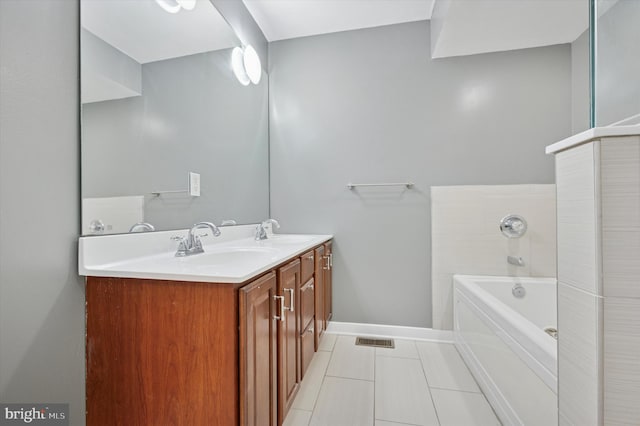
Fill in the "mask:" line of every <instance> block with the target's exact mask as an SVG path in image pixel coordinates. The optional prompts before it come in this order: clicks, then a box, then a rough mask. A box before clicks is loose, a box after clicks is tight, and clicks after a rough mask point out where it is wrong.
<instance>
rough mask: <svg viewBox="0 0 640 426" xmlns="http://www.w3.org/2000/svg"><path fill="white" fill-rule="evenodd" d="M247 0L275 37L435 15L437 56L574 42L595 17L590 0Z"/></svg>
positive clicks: (434, 51)
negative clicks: (591, 17) (590, 6)
mask: <svg viewBox="0 0 640 426" xmlns="http://www.w3.org/2000/svg"><path fill="white" fill-rule="evenodd" d="M242 1H243V2H244V3H245V5H246V6H247V9H249V12H250V13H251V15H252V16H253V18H254V19H255V20H256V22H257V23H258V25H259V26H260V28H261V29H262V31H263V32H264V35H265V37H266V38H267V40H269V41H276V40H284V39H289V38H296V37H304V36H310V35H319V34H327V33H333V32H337V31H346V30H354V29H360V28H368V27H376V26H381V25H389V24H395V23H402V22H411V21H419V20H425V19H431V20H432V46H431V48H432V52H431V53H432V56H433V57H447V56H459V55H470V54H476V53H485V52H496V51H503V50H513V49H523V48H528V47H538V46H548V45H554V44H562V43H569V42H572V41H574V40H575V39H576V38H577V37H579V36H580V34H582V33H583V32H584V31H585V30H586V29H587V27H588V15H589V14H588V1H587V0H242ZM615 1H617V0H599V2H600V3H605V2H615ZM601 12H602V11H601ZM432 15H433V16H432ZM425 42H426V40H425ZM429 48H430V47H429V46H427V45H426V44H425V49H429Z"/></svg>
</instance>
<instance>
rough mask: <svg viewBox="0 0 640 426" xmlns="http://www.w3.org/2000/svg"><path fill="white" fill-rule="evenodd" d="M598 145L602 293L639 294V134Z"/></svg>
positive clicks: (618, 295)
mask: <svg viewBox="0 0 640 426" xmlns="http://www.w3.org/2000/svg"><path fill="white" fill-rule="evenodd" d="M600 146H601V148H600V152H601V153H600V166H601V169H602V173H601V176H602V177H601V180H602V183H601V192H602V266H603V271H602V272H603V280H604V281H605V282H606V288H605V291H604V295H605V296H615V297H640V285H638V280H639V278H638V277H640V138H638V137H626V138H611V139H603V140H602V142H601V144H600Z"/></svg>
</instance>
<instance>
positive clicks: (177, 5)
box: [156, 0, 198, 13]
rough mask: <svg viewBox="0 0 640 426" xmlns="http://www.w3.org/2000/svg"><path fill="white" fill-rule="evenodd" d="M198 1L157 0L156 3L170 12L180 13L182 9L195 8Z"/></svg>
mask: <svg viewBox="0 0 640 426" xmlns="http://www.w3.org/2000/svg"><path fill="white" fill-rule="evenodd" d="M197 1H198V0H156V3H157V4H158V6H160V7H161V8H162V9H164V10H165V11H166V12H168V13H178V12H180V9H184V10H193V9H195V7H196V2H197Z"/></svg>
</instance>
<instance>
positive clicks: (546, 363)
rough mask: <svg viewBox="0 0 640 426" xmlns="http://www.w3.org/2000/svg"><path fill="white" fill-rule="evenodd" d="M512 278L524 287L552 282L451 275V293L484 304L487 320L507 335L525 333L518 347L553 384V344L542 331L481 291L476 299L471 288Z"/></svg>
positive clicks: (555, 365)
mask: <svg viewBox="0 0 640 426" xmlns="http://www.w3.org/2000/svg"><path fill="white" fill-rule="evenodd" d="M514 278H517V279H519V280H520V281H521V282H522V283H523V284H525V285H526V284H527V281H529V282H531V281H541V280H544V281H545V282H552V281H555V279H552V278H529V277H527V278H524V277H495V276H484V275H458V274H456V275H454V276H453V282H454V291H455V289H456V288H459V289H461V291H460V292H461V293H462V294H464V295H465V296H466V297H467V299H469V300H470V301H472V302H473V304H474V306H475V307H476V308H478V306H477V305H478V302H480V303H481V304H484V305H486V306H487V307H488V308H489V309H488V312H487V313H486V314H487V316H488V317H489V318H491V319H492V320H493V322H494V323H496V324H500V325H501V326H500V328H501V329H502V330H503V331H505V332H506V333H507V334H510V335H511V336H520V335H521V334H525V335H526V336H527V337H526V338H523V339H521V340H526V342H522V341H519V342H518V346H519V347H521V348H523V349H524V351H525V352H527V353H528V354H530V355H531V356H532V357H533V358H535V360H536V361H537V362H538V363H539V364H540V365H541V367H543V368H544V369H545V370H547V371H548V372H549V373H551V374H552V376H553V377H555V379H554V381H555V382H556V383H557V374H558V361H557V360H558V349H557V341H556V340H555V339H553V338H551V337H550V336H548V335H547V334H546V333H545V332H544V330H541V329H540V328H538V327H537V326H536V325H535V324H533V323H532V322H531V321H529V320H528V319H526V318H525V317H523V316H522V315H521V314H520V313H518V312H516V311H515V310H514V309H512V308H511V307H509V306H507V305H505V304H504V303H502V302H501V301H500V300H498V299H497V298H495V297H494V296H492V295H491V294H489V293H487V292H484V293H485V294H484V295H483V297H480V296H478V294H477V292H475V291H474V288H473V287H474V284H473V280H474V279H476V280H483V281H489V280H496V281H500V282H511V281H512V280H513V279H514ZM534 285H535V284H534ZM483 312H484V311H483ZM523 330H524V333H523ZM543 374H544V373H543ZM552 389H557V385H556V386H555V387H552Z"/></svg>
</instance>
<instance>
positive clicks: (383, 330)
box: [327, 321, 453, 343]
mask: <svg viewBox="0 0 640 426" xmlns="http://www.w3.org/2000/svg"><path fill="white" fill-rule="evenodd" d="M327 333H331V334H347V335H358V336H379V337H397V338H404V339H415V340H428V341H432V342H444V343H453V332H452V331H451V330H434V329H433V328H422V327H404V326H399V325H381V324H361V323H355V322H336V321H331V322H329V326H328V328H327Z"/></svg>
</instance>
